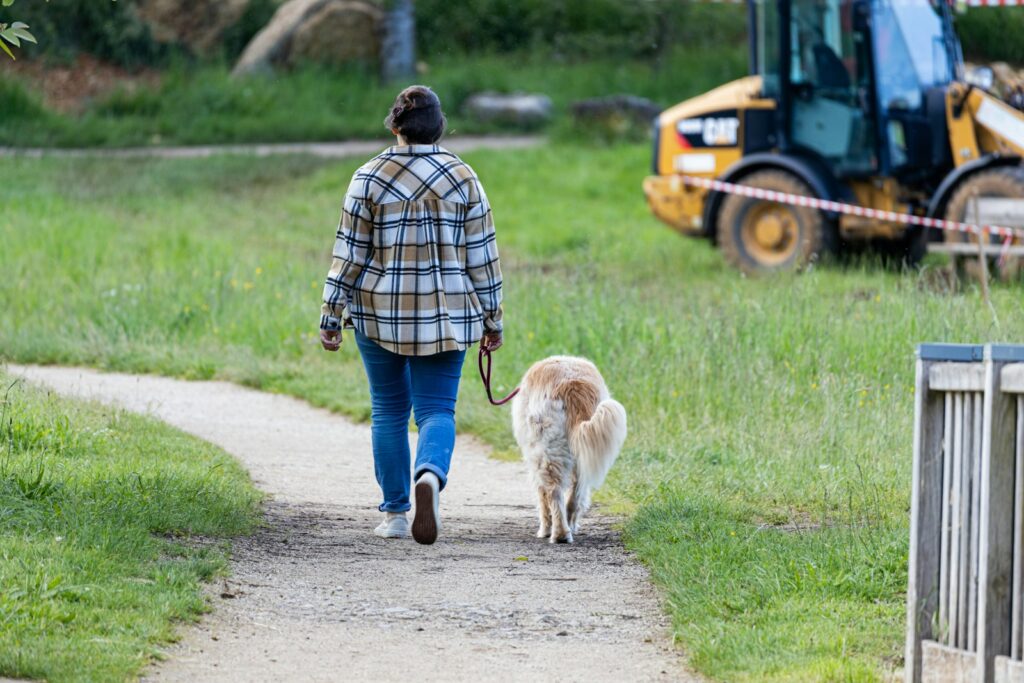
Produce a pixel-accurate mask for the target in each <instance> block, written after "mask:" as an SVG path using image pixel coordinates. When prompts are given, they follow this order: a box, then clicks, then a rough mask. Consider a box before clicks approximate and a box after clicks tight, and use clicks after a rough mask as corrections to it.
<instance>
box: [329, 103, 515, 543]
mask: <svg viewBox="0 0 1024 683" xmlns="http://www.w3.org/2000/svg"><path fill="white" fill-rule="evenodd" d="M445 124H446V120H445V116H444V113H443V112H442V111H441V101H440V100H439V99H438V97H437V95H435V94H434V92H433V91H432V90H431V89H430V88H427V87H425V86H421V85H414V86H411V87H409V88H406V89H405V90H403V91H402V92H401V93H399V94H398V97H397V98H395V103H394V106H393V107H392V109H391V113H390V114H388V117H387V118H386V119H385V120H384V125H385V126H387V127H388V128H389V129H390V130H391V132H392V133H394V134H395V135H396V136H397V138H398V144H397V145H396V146H394V147H391V148H389V149H387V150H385V151H384V152H383V153H381V154H379V155H377V156H376V157H374V158H373V159H371V160H370V161H369V162H368V163H366V164H364V165H363V166H362V167H361V168H360V169H359V170H358V171H356V173H355V175H354V176H353V177H352V182H351V184H350V185H349V188H348V195H347V196H346V197H345V206H344V210H343V211H342V214H341V225H340V227H339V228H338V234H337V240H336V242H335V245H334V261H333V263H332V265H331V270H330V272H329V273H328V274H327V284H326V285H325V287H324V304H323V311H322V316H321V318H320V341H321V344H322V345H323V347H324V349H326V350H328V351H337V350H338V348H339V347H340V346H341V328H342V326H344V327H350V328H353V329H354V330H355V339H356V346H358V347H359V353H360V355H361V356H362V358H363V366H364V367H365V368H366V376H367V379H368V380H369V383H370V399H371V403H372V421H373V424H372V433H373V460H374V468H375V470H376V474H377V483H378V484H380V488H381V492H382V494H383V498H384V501H383V503H381V505H380V506H379V508H378V509H379V510H380V511H381V512H383V513H384V520H383V521H382V522H381V523H380V526H378V527H377V528H376V529H375V530H374V533H376V534H377V535H378V536H381V537H383V538H404V537H407V536H408V535H409V523H408V521H407V520H406V517H405V513H406V511H407V510H409V509H410V508H411V507H412V506H411V504H410V501H409V484H410V477H409V458H410V454H409V433H408V426H409V412H410V410H412V411H413V412H414V414H415V418H416V426H417V428H418V430H419V442H418V445H417V448H416V462H415V466H414V468H413V470H414V477H415V482H416V484H415V493H416V513H415V517H414V519H413V523H412V535H413V537H414V538H415V539H416V540H417V541H418V542H420V543H427V544H429V543H433V542H434V541H435V540H436V539H437V534H438V532H439V530H440V526H441V523H440V516H439V507H438V497H439V493H440V492H441V491H442V490H444V487H445V484H446V483H447V479H448V466H449V464H450V462H451V456H452V448H453V447H454V445H455V397H456V395H457V394H458V390H459V377H460V374H461V372H462V361H463V358H464V356H465V353H466V349H467V348H468V347H470V346H471V345H472V344H474V343H475V342H477V341H481V344H482V345H484V346H486V347H487V348H489V349H491V350H495V349H497V348H498V347H499V346H501V329H502V323H501V317H502V310H501V269H500V268H499V266H498V249H497V246H496V244H495V238H494V223H493V222H492V220H491V209H490V206H489V205H488V203H487V196H486V195H485V194H484V189H483V187H482V186H481V185H480V181H479V180H478V179H477V177H476V174H475V173H474V172H473V169H471V168H470V167H469V166H467V165H466V164H465V163H463V162H462V160H461V159H459V158H458V157H457V156H455V155H454V154H452V153H451V152H449V151H447V150H445V149H443V148H442V147H439V146H437V144H436V143H437V141H438V140H439V139H440V138H441V135H442V134H443V133H444V129H445Z"/></svg>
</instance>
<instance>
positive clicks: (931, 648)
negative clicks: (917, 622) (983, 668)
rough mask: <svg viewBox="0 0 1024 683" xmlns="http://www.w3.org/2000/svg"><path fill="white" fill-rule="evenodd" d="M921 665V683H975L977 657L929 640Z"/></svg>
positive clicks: (923, 650)
mask: <svg viewBox="0 0 1024 683" xmlns="http://www.w3.org/2000/svg"><path fill="white" fill-rule="evenodd" d="M921 664H922V666H921V673H922V674H923V675H922V677H921V683H973V681H974V676H975V675H976V671H977V655H975V654H974V653H973V652H965V651H963V650H958V649H956V648H954V647H949V646H948V645H943V644H941V643H936V642H935V641H934V640H927V641H925V642H924V644H923V646H922V662H921Z"/></svg>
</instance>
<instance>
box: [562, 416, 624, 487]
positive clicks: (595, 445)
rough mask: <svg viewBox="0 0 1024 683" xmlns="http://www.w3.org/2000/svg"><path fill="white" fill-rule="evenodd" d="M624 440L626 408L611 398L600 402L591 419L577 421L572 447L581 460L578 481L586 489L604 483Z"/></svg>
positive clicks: (571, 438) (570, 438)
mask: <svg viewBox="0 0 1024 683" xmlns="http://www.w3.org/2000/svg"><path fill="white" fill-rule="evenodd" d="M591 405H593V404H591ZM625 440H626V409H625V408H623V407H622V404H621V403H619V402H618V401H616V400H615V399H612V398H607V399H605V400H603V401H601V402H600V403H598V404H597V408H596V409H595V410H594V414H593V415H591V417H590V419H589V420H585V421H583V422H580V423H578V424H577V425H576V428H575V429H573V430H572V433H571V434H570V435H569V447H570V449H571V450H572V452H573V453H574V454H575V455H576V458H577V459H578V461H579V481H578V483H579V484H580V485H582V486H584V487H586V488H587V489H596V488H597V487H599V486H600V485H601V484H602V483H604V478H605V476H606V475H607V474H608V470H610V469H611V467H612V464H613V463H614V462H615V458H616V457H617V456H618V454H619V449H620V448H622V443H623V442H624V441H625Z"/></svg>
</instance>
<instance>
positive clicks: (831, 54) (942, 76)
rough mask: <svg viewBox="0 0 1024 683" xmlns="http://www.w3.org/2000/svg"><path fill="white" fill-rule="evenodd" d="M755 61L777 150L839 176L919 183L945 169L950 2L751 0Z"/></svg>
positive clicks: (954, 53)
mask: <svg viewBox="0 0 1024 683" xmlns="http://www.w3.org/2000/svg"><path fill="white" fill-rule="evenodd" d="M751 15H752V16H751V20H752V21H753V22H756V26H757V31H756V33H752V36H753V40H754V43H755V44H754V45H752V46H751V47H752V64H751V66H752V68H753V69H754V71H755V73H759V74H760V75H761V77H762V82H763V88H764V92H763V95H764V96H765V97H769V98H771V99H774V100H776V102H777V103H778V107H777V109H776V111H777V120H776V133H777V139H778V140H779V141H780V144H779V147H780V148H781V150H782V151H783V152H786V153H795V154H803V155H809V156H813V157H815V158H817V159H819V160H821V161H822V162H823V163H824V164H825V165H826V166H827V167H828V168H829V169H830V171H831V172H832V173H833V175H834V176H835V177H837V178H866V177H877V176H884V177H897V178H899V179H906V180H911V179H913V180H915V181H920V180H923V179H925V177H926V176H930V175H937V174H939V172H940V171H942V170H948V168H949V167H951V158H950V152H949V145H948V136H946V135H944V134H942V133H943V132H944V131H945V130H946V118H945V114H946V110H945V86H946V85H948V84H949V83H950V82H951V81H952V80H953V79H954V77H955V75H956V73H957V68H958V65H959V64H960V52H959V44H958V43H957V41H956V38H955V35H954V33H953V31H952V25H951V18H950V15H949V9H948V6H947V3H945V2H939V3H938V4H936V5H933V4H932V3H931V2H929V1H928V0H781V1H778V2H773V1H770V0H756V1H754V2H753V3H752V4H751Z"/></svg>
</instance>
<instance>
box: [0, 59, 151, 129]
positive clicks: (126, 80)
mask: <svg viewBox="0 0 1024 683" xmlns="http://www.w3.org/2000/svg"><path fill="white" fill-rule="evenodd" d="M4 73H5V74H10V75H12V76H14V78H15V79H17V80H19V81H21V82H23V83H24V84H25V85H26V86H27V88H28V89H29V90H30V91H32V92H34V93H37V94H39V95H41V96H42V99H43V104H45V105H46V106H47V107H48V108H50V109H54V110H56V111H59V112H62V113H72V114H74V113H78V112H81V111H82V110H83V109H85V108H86V107H87V106H88V105H89V104H90V103H91V102H92V101H94V100H96V99H100V98H103V97H104V96H106V95H108V94H110V93H111V92H113V91H114V90H116V89H118V88H121V89H124V90H129V91H131V90H134V89H136V88H139V87H142V86H150V87H155V86H157V85H159V84H160V74H159V72H157V71H154V70H152V69H144V70H137V71H129V70H127V69H124V68H122V67H119V66H115V65H113V64H110V63H108V62H104V61H101V60H99V59H97V58H96V57H93V56H92V55H87V54H79V55H78V56H76V57H75V59H74V61H72V62H70V63H68V64H48V63H46V62H45V61H44V60H42V59H34V60H29V59H19V60H18V61H16V62H10V63H9V64H4Z"/></svg>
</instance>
